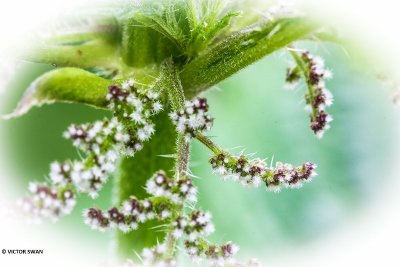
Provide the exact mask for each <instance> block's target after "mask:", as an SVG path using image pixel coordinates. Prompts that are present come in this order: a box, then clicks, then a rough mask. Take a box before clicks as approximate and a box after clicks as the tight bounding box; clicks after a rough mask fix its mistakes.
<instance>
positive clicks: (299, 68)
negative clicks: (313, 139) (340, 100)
mask: <svg viewBox="0 0 400 267" xmlns="http://www.w3.org/2000/svg"><path fill="white" fill-rule="evenodd" d="M293 53H296V54H295V57H296V58H297V60H296V61H297V65H294V66H293V67H290V68H288V70H287V75H286V87H287V88H293V87H295V86H296V85H297V83H298V82H299V80H300V78H301V75H303V76H304V77H305V79H306V83H307V88H308V92H307V94H306V95H305V99H306V104H307V109H309V110H310V122H311V123H310V128H311V130H312V131H313V132H314V134H315V135H316V136H317V137H318V138H321V137H322V136H323V134H324V132H325V131H326V130H327V129H329V128H330V126H329V123H330V122H331V121H332V117H331V116H330V115H329V114H328V113H326V111H325V109H326V107H329V106H331V105H332V102H333V96H332V93H331V92H330V91H329V90H328V89H326V87H325V80H327V79H330V78H331V77H332V73H331V72H330V71H329V70H327V69H325V66H324V61H323V59H321V58H320V57H314V56H312V55H311V54H310V53H309V52H307V51H306V52H303V53H301V55H298V54H297V53H298V52H294V51H293Z"/></svg>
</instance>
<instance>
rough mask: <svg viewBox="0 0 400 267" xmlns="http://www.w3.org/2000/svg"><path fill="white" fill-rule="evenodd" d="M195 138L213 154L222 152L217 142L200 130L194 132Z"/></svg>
mask: <svg viewBox="0 0 400 267" xmlns="http://www.w3.org/2000/svg"><path fill="white" fill-rule="evenodd" d="M196 139H197V140H199V141H200V142H201V143H203V145H205V146H206V147H208V148H209V149H210V150H211V151H212V152H213V153H214V154H220V153H222V152H223V150H222V149H221V148H220V147H219V146H218V145H217V144H215V143H214V142H213V141H211V139H210V138H208V137H207V136H205V135H203V134H202V133H200V132H198V133H196Z"/></svg>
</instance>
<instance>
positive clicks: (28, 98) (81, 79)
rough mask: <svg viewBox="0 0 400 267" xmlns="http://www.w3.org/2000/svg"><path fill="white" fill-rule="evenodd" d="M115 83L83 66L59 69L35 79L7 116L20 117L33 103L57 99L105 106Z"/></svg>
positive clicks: (44, 102) (39, 103)
mask: <svg viewBox="0 0 400 267" xmlns="http://www.w3.org/2000/svg"><path fill="white" fill-rule="evenodd" d="M114 83H115V81H110V80H106V79H103V78H100V77H98V76H96V75H94V74H92V73H90V72H87V71H84V70H81V69H76V68H61V69H56V70H53V71H50V72H47V73H45V74H43V75H42V76H40V77H38V78H37V79H36V80H35V81H33V82H32V83H31V85H30V86H29V88H28V89H27V91H26V92H25V94H24V95H23V97H22V99H21V100H20V102H19V103H18V105H17V107H16V109H15V110H14V111H13V112H12V113H11V114H9V115H6V116H5V118H6V119H9V118H13V117H18V116H21V115H23V114H25V113H26V112H28V111H29V110H30V109H31V108H32V107H34V106H41V105H43V104H51V103H54V102H76V103H83V104H87V105H91V106H95V107H99V108H102V107H105V106H106V99H105V94H106V93H107V88H108V86H110V85H112V84H114Z"/></svg>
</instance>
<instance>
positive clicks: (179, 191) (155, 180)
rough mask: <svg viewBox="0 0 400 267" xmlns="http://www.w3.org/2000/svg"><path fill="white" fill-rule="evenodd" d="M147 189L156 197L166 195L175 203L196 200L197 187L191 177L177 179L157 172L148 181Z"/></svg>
mask: <svg viewBox="0 0 400 267" xmlns="http://www.w3.org/2000/svg"><path fill="white" fill-rule="evenodd" d="M146 190H147V192H148V193H149V194H151V195H153V196H156V197H166V198H169V199H171V200H172V202H174V203H183V202H184V201H185V200H188V201H190V202H196V199H197V198H196V193H197V189H196V187H194V186H193V183H192V180H191V179H190V178H187V177H185V178H183V179H179V180H177V181H175V180H173V179H171V178H168V177H167V176H166V175H165V173H164V172H162V171H160V172H157V173H155V174H154V175H153V177H151V178H150V179H149V180H148V181H147V183H146Z"/></svg>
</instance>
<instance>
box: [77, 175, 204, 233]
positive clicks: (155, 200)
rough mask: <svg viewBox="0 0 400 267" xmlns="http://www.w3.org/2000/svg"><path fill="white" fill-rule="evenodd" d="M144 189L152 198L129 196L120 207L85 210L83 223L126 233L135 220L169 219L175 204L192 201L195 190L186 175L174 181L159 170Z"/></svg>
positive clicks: (133, 226)
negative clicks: (142, 198) (104, 209)
mask: <svg viewBox="0 0 400 267" xmlns="http://www.w3.org/2000/svg"><path fill="white" fill-rule="evenodd" d="M146 190H147V192H148V193H149V194H151V195H152V196H153V197H151V198H147V199H144V200H138V199H136V198H135V197H134V196H132V197H131V198H130V199H129V200H126V201H124V202H123V203H122V206H121V207H120V208H117V207H113V208H111V209H109V210H108V211H106V212H104V211H101V210H99V209H96V208H91V209H88V210H86V211H85V212H84V217H85V223H86V224H88V225H90V226H91V227H92V229H97V230H100V231H104V230H106V229H114V228H118V229H120V230H121V231H124V232H129V231H131V230H135V229H137V227H138V223H144V222H145V221H147V220H151V219H158V220H165V219H167V218H170V217H171V216H172V210H173V209H174V207H176V205H182V204H183V203H184V202H185V201H186V200H188V201H192V202H193V201H195V200H196V192H197V190H196V188H195V187H194V185H193V184H192V181H191V180H190V179H189V178H184V179H179V180H177V181H174V180H173V179H171V178H169V177H167V176H166V174H165V173H164V172H163V171H158V172H156V173H155V174H154V175H153V176H152V177H151V178H150V179H149V180H148V182H147V187H146Z"/></svg>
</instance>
